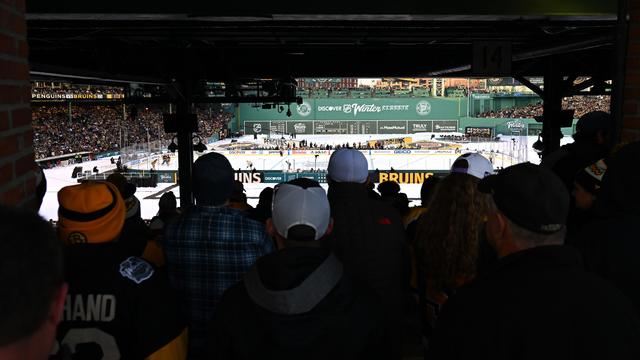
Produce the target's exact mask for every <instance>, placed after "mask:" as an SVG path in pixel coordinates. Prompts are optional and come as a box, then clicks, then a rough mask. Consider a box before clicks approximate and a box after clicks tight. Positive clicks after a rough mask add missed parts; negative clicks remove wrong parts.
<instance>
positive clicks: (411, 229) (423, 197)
mask: <svg viewBox="0 0 640 360" xmlns="http://www.w3.org/2000/svg"><path fill="white" fill-rule="evenodd" d="M440 180H441V178H440V177H439V176H437V175H431V176H429V177H428V178H426V179H425V180H424V182H423V183H422V186H421V187H420V206H415V207H412V208H411V209H410V211H409V213H408V214H407V216H405V218H404V219H403V222H404V223H405V224H406V228H407V240H408V241H409V243H413V240H414V238H415V236H416V230H417V226H418V220H419V219H420V217H421V216H422V214H424V213H425V212H426V211H427V207H428V206H429V202H430V201H431V198H433V194H434V193H435V191H436V188H437V186H438V184H439V183H440Z"/></svg>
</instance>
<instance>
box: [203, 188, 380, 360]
mask: <svg viewBox="0 0 640 360" xmlns="http://www.w3.org/2000/svg"><path fill="white" fill-rule="evenodd" d="M273 201H274V203H273V218H270V219H269V220H267V231H268V232H269V234H270V235H271V236H272V237H273V238H274V239H276V242H277V244H278V249H279V251H278V252H275V253H273V254H270V255H267V256H264V257H262V258H260V259H258V261H257V263H256V264H255V265H254V266H253V267H252V268H251V270H249V272H247V273H246V274H245V275H244V277H243V280H242V281H241V282H240V283H238V284H236V285H234V286H232V287H231V288H229V290H227V291H226V292H225V294H224V296H223V298H222V301H221V302H220V304H219V306H218V308H217V310H216V315H215V316H214V319H215V320H214V322H213V324H212V326H211V336H210V337H209V339H210V343H211V348H212V350H213V351H212V354H211V357H212V358H216V359H256V358H260V357H266V358H273V359H302V358H304V359H387V358H388V356H389V347H388V342H387V341H386V338H385V328H384V324H385V319H384V312H383V308H382V304H381V303H380V300H379V297H378V296H377V295H376V294H375V293H374V292H373V291H372V290H370V289H369V288H367V287H363V286H362V285H359V284H358V283H356V282H354V281H353V280H352V279H351V278H350V277H349V276H348V274H346V273H345V272H344V271H343V266H342V263H341V262H340V261H339V260H338V259H337V258H336V257H335V256H334V255H333V254H332V253H331V250H330V246H329V244H328V243H327V236H328V235H329V234H330V233H331V231H332V227H333V220H332V219H331V218H330V207H329V202H328V200H327V196H326V194H325V191H324V189H322V188H321V187H320V184H318V183H317V182H315V181H313V180H309V179H303V178H301V179H296V180H293V181H291V182H289V183H284V184H279V185H278V186H276V190H275V196H274V200H273Z"/></svg>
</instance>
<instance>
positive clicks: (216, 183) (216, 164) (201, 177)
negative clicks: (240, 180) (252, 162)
mask: <svg viewBox="0 0 640 360" xmlns="http://www.w3.org/2000/svg"><path fill="white" fill-rule="evenodd" d="M232 191H233V168H232V167H231V164H230V163H229V160H227V158H226V157H225V156H224V155H221V154H218V153H215V152H211V153H208V154H205V155H202V156H200V157H199V158H198V160H196V161H195V163H194V164H193V196H194V197H195V198H196V201H197V203H198V205H209V206H211V205H213V206H217V205H222V204H224V202H225V201H227V200H228V199H229V197H230V196H231V193H232Z"/></svg>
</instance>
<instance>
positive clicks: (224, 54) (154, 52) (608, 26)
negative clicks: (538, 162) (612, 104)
mask: <svg viewBox="0 0 640 360" xmlns="http://www.w3.org/2000/svg"><path fill="white" fill-rule="evenodd" d="M616 24H617V2H616V1H611V0H604V1H602V0H580V1H578V0H552V1H535V2H531V1H528V2H515V1H510V0H492V1H484V2H482V1H471V0H457V1H455V2H447V1H441V2H427V1H421V2H417V1H410V0H395V1H391V2H382V3H378V2H375V3H374V2H369V3H364V4H363V3H360V2H353V1H336V0H329V1H315V2H286V1H262V2H260V3H256V4H253V3H249V2H247V1H237V2H234V1H229V2H227V3H221V2H218V1H216V2H199V3H198V4H188V3H187V2H186V1H182V2H162V1H149V0H139V1H121V0H113V1H104V2H100V1H86V0H83V1H80V0H66V1H64V2H57V1H50V0H46V1H42V0H39V1H28V2H27V25H28V40H29V46H30V63H31V68H32V71H33V74H34V75H35V76H37V77H47V76H53V75H52V74H67V75H69V74H70V75H74V76H77V77H80V78H93V79H112V80H134V81H143V82H149V83H165V82H167V81H169V80H170V79H172V78H182V77H185V76H187V77H189V78H192V79H207V80H212V81H228V80H237V79H255V78H278V77H289V76H293V77H329V76H331V77H338V76H345V77H346V76H349V77H380V76H405V77H409V76H415V77H418V76H421V77H422V76H468V75H473V72H472V71H471V63H472V58H473V44H474V43H476V44H477V43H478V42H486V41H497V42H500V43H507V44H510V46H511V54H512V59H513V63H512V68H511V73H512V74H513V75H515V76H540V75H543V74H544V73H545V70H546V69H547V68H548V64H549V61H548V60H549V59H553V66H554V68H555V69H556V71H559V72H561V73H563V74H565V75H567V76H570V75H578V76H597V77H600V78H607V79H609V78H612V74H613V72H614V63H615V56H612V54H613V53H614V50H615V42H616ZM485 75H490V74H485ZM96 81H97V80H96Z"/></svg>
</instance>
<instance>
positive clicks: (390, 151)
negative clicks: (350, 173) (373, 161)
mask: <svg viewBox="0 0 640 360" xmlns="http://www.w3.org/2000/svg"><path fill="white" fill-rule="evenodd" d="M371 153H373V154H374V155H375V154H393V150H371Z"/></svg>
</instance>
